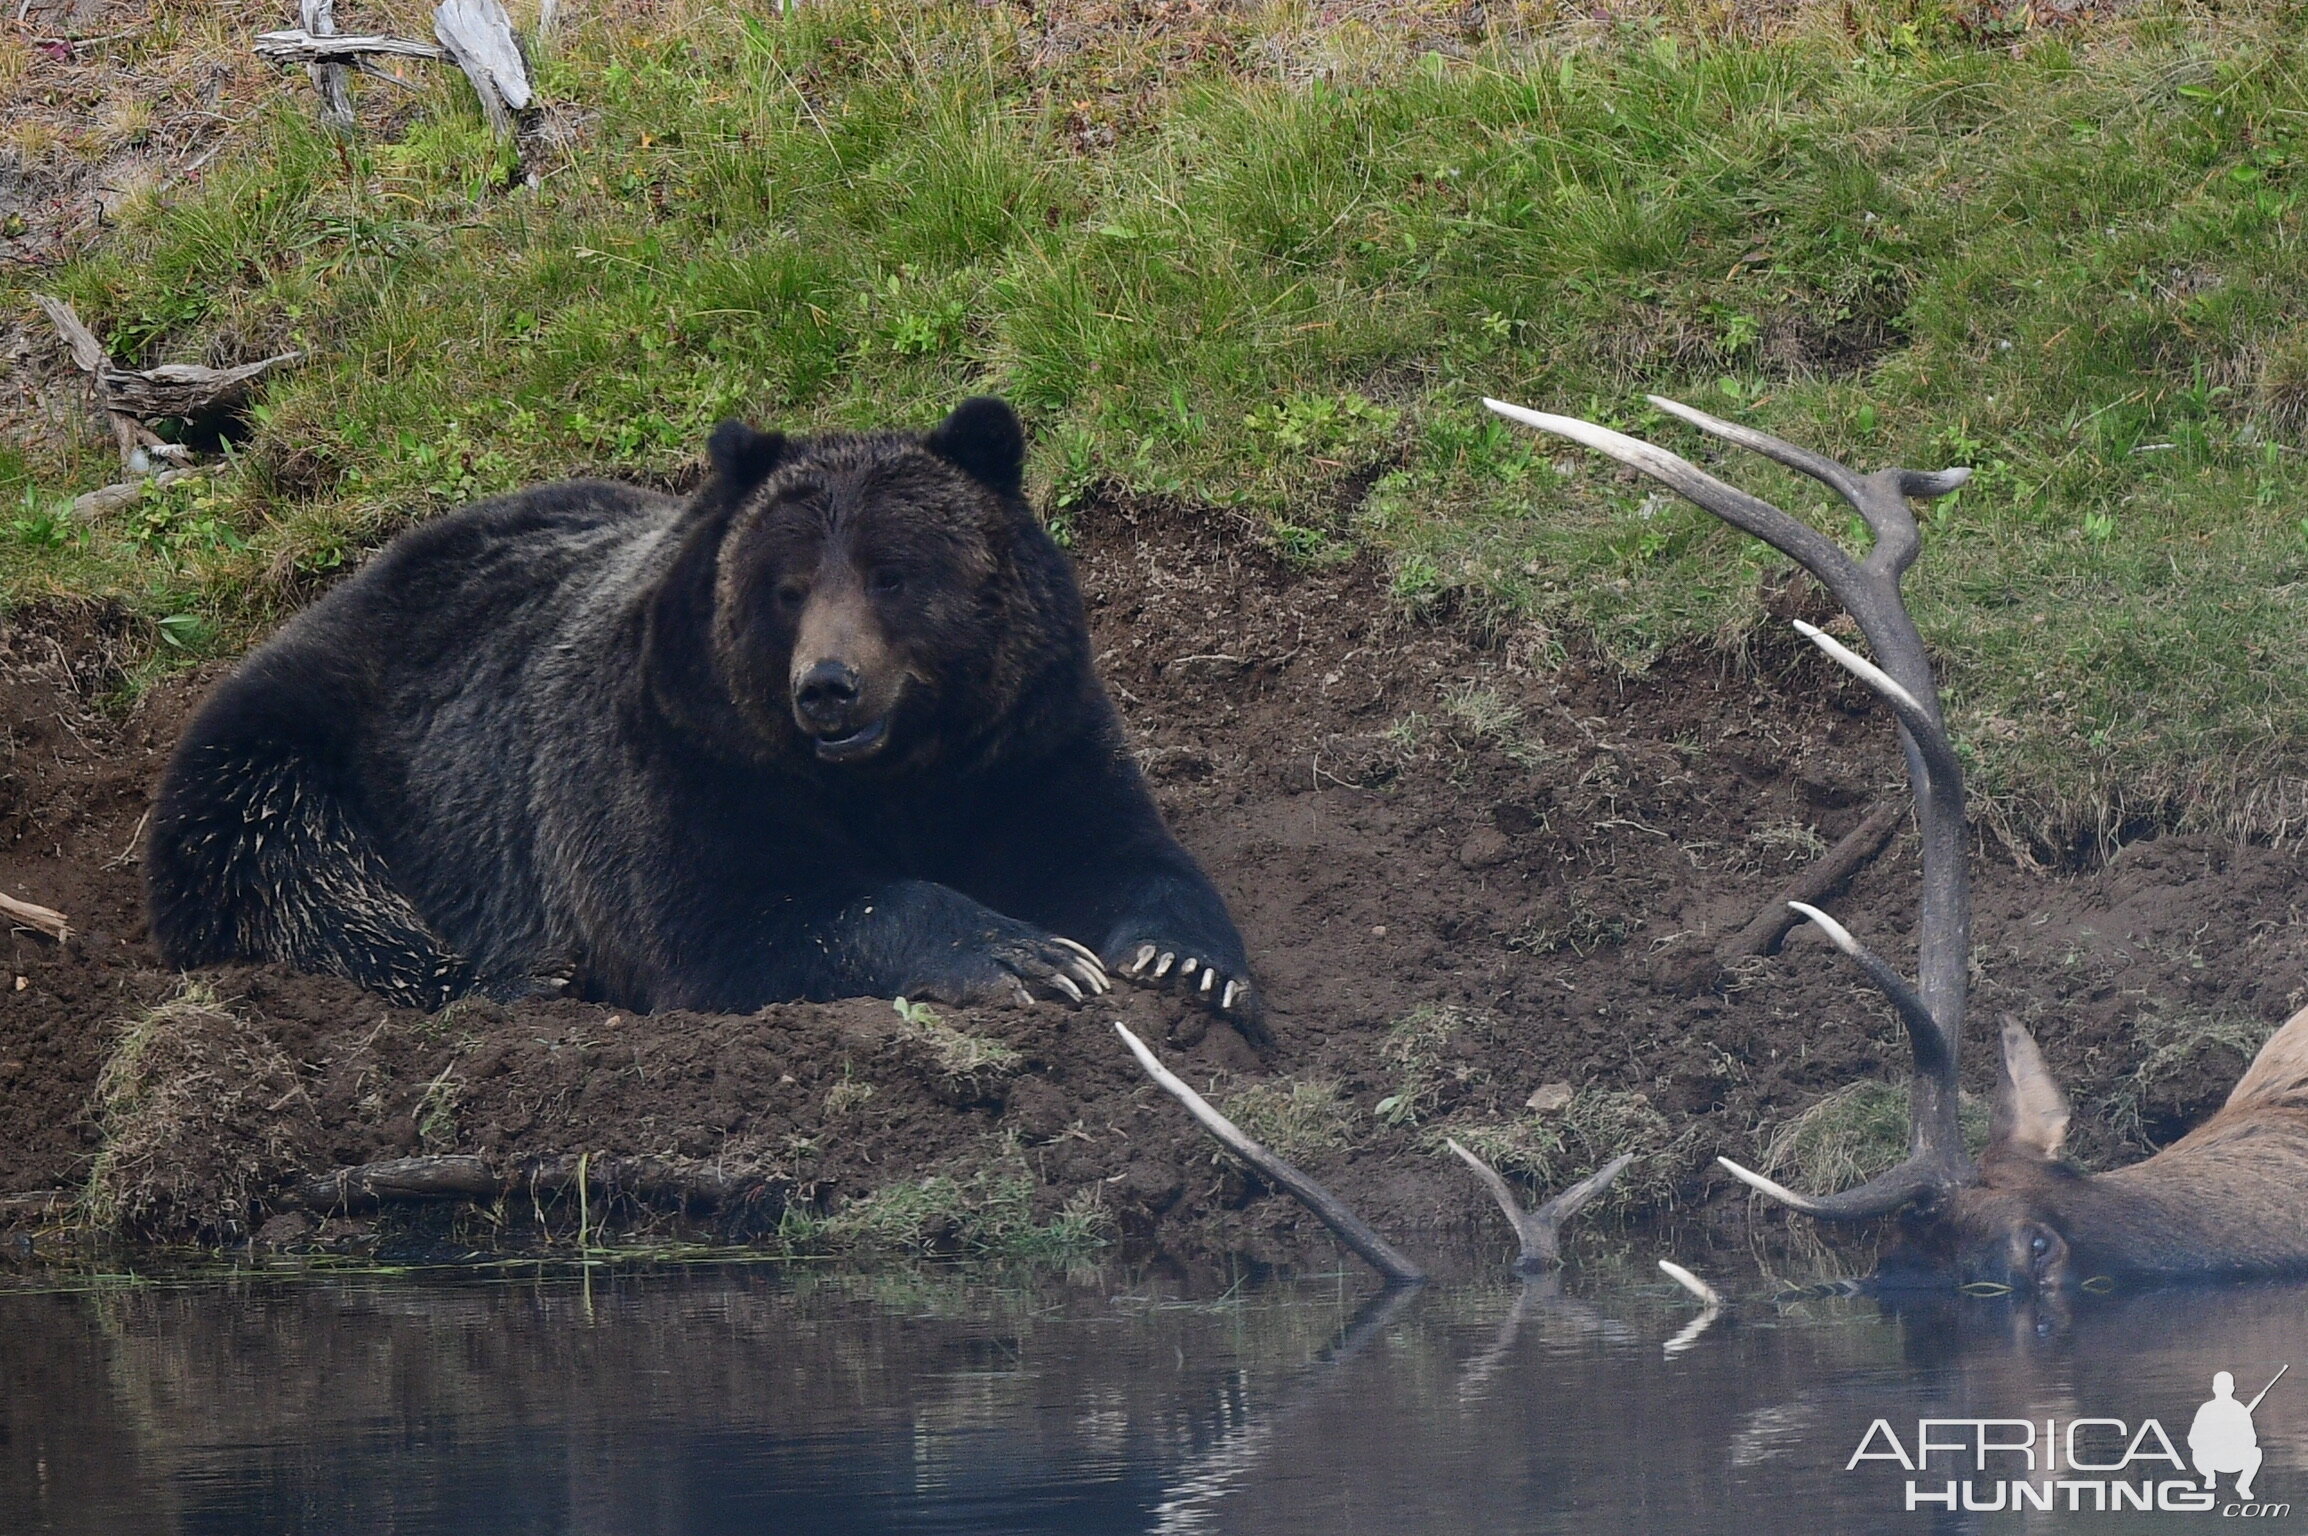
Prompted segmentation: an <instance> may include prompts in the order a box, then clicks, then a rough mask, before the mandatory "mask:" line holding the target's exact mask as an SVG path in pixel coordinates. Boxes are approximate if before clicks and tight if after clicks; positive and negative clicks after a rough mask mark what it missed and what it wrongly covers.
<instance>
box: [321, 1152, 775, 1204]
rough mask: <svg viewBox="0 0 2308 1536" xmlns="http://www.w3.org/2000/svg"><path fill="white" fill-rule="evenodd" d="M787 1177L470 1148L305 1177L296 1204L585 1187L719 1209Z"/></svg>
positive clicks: (670, 1162)
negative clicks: (500, 1156) (494, 1158)
mask: <svg viewBox="0 0 2308 1536" xmlns="http://www.w3.org/2000/svg"><path fill="white" fill-rule="evenodd" d="M785 1188H786V1185H785V1182H784V1181H783V1180H780V1179H773V1178H770V1177H768V1176H765V1175H762V1174H758V1173H738V1172H733V1171H731V1170H730V1169H727V1168H723V1167H720V1166H718V1165H716V1164H711V1163H696V1162H691V1161H688V1160H687V1159H683V1158H663V1157H594V1156H590V1155H585V1156H567V1155H564V1156H556V1157H543V1158H526V1159H521V1160H518V1161H515V1162H510V1163H507V1164H505V1165H503V1166H502V1167H499V1166H497V1165H494V1164H492V1163H491V1162H490V1161H489V1160H488V1159H487V1158H483V1157H476V1156H473V1155H471V1154H469V1153H455V1154H447V1155H441V1156H433V1157H396V1158H392V1159H389V1160H387V1161H385V1162H380V1163H363V1164H361V1165H360V1166H359V1167H356V1168H339V1169H337V1170H335V1171H334V1172H331V1173H324V1174H319V1175H317V1176H314V1177H311V1178H306V1179H301V1180H298V1181H297V1182H296V1183H294V1184H292V1185H291V1186H290V1187H289V1189H288V1190H287V1191H286V1201H287V1203H289V1204H293V1205H301V1206H304V1207H306V1208H308V1209H311V1210H317V1211H334V1210H366V1209H369V1208H371V1207H374V1206H379V1205H392V1204H401V1203H416V1202H423V1201H428V1200H496V1199H499V1198H501V1197H503V1196H506V1195H517V1194H531V1195H563V1194H576V1193H577V1192H578V1191H580V1190H584V1191H588V1192H590V1193H596V1194H602V1195H612V1196H614V1195H624V1196H628V1197H630V1198H632V1199H635V1200H638V1201H641V1202H642V1203H644V1204H647V1205H656V1206H680V1207H698V1208H703V1209H708V1210H711V1209H718V1208H721V1207H725V1206H731V1205H738V1204H742V1203H744V1202H746V1201H748V1200H754V1199H759V1198H761V1197H762V1196H765V1195H780V1196H781V1195H782V1194H783V1193H784V1191H785Z"/></svg>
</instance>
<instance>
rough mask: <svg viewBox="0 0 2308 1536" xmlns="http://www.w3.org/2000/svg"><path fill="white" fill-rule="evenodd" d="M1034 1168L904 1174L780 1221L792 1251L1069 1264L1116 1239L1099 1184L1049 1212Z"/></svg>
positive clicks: (783, 1239)
mask: <svg viewBox="0 0 2308 1536" xmlns="http://www.w3.org/2000/svg"><path fill="white" fill-rule="evenodd" d="M1033 1195H1034V1179H1033V1175H1032V1174H1031V1173H1030V1172H1029V1171H1027V1170H1026V1169H1024V1168H1023V1167H1020V1166H1015V1165H996V1166H993V1167H990V1168H980V1169H978V1170H977V1171H975V1172H973V1173H971V1174H970V1175H968V1176H967V1177H965V1178H956V1177H952V1176H950V1175H947V1174H936V1175H933V1176H931V1177H929V1178H926V1179H920V1180H910V1181H907V1180H901V1181H900V1182H898V1183H894V1184H890V1185H887V1186H885V1187H883V1188H881V1189H878V1190H875V1191H874V1192H873V1193H872V1194H870V1195H866V1196H863V1197H861V1198H859V1199H856V1200H851V1201H849V1202H847V1203H845V1204H844V1205H843V1206H842V1207H841V1208H840V1209H838V1210H836V1211H835V1212H834V1213H833V1214H831V1215H830V1216H819V1215H814V1214H811V1213H808V1212H804V1211H800V1210H791V1211H788V1212H787V1213H786V1219H785V1221H784V1223H783V1224H782V1225H781V1226H780V1228H779V1229H778V1236H779V1240H780V1242H781V1243H782V1245H783V1246H784V1247H785V1248H786V1249H788V1250H789V1251H791V1252H794V1253H837V1254H839V1253H852V1254H861V1255H863V1254H915V1255H931V1254H935V1255H954V1256H968V1257H973V1258H992V1259H1002V1260H1008V1261H1012V1262H1016V1263H1025V1264H1052V1265H1066V1264H1072V1263H1078V1262H1081V1261H1083V1260H1085V1259H1088V1258H1090V1257H1091V1256H1093V1255H1094V1254H1095V1253H1096V1252H1097V1251H1098V1250H1099V1249H1101V1248H1103V1247H1105V1246H1106V1245H1107V1243H1108V1242H1109V1241H1110V1240H1111V1236H1112V1231H1113V1218H1112V1216H1111V1215H1110V1214H1109V1213H1108V1212H1107V1211H1106V1209H1105V1208H1104V1207H1103V1206H1102V1205H1100V1204H1099V1203H1098V1202H1097V1198H1096V1195H1095V1193H1094V1192H1092V1193H1089V1194H1077V1195H1076V1196H1075V1197H1074V1198H1072V1199H1069V1200H1068V1201H1067V1202H1066V1204H1065V1205H1064V1206H1063V1207H1062V1208H1060V1209H1059V1210H1057V1211H1056V1212H1054V1213H1052V1214H1051V1215H1050V1216H1049V1217H1048V1218H1047V1219H1038V1218H1037V1217H1036V1216H1035V1214H1034V1210H1033Z"/></svg>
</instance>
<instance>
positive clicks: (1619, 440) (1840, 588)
mask: <svg viewBox="0 0 2308 1536" xmlns="http://www.w3.org/2000/svg"><path fill="white" fill-rule="evenodd" d="M1483 404H1484V405H1486V406H1488V407H1489V408H1490V409H1491V410H1493V411H1495V412H1497V413H1498V414H1499V415H1501V416H1504V417H1506V418H1507V420H1509V421H1515V422H1520V423H1522V424H1523V425H1524V426H1526V427H1535V428H1537V429H1538V430H1539V431H1541V432H1552V433H1554V434H1555V435H1556V436H1557V437H1567V438H1569V439H1570V440H1571V441H1572V442H1574V443H1580V444H1583V445H1585V446H1586V447H1589V448H1592V449H1594V450H1595V451H1596V452H1598V453H1604V454H1608V455H1610V456H1611V457H1612V458H1614V459H1617V460H1618V461H1619V462H1620V463H1622V464H1624V465H1626V466H1628V467H1629V468H1630V469H1639V470H1641V471H1642V472H1643V473H1644V474H1646V475H1649V476H1650V477H1651V478H1652V479H1654V480H1656V481H1658V482H1659V483H1660V484H1661V485H1664V486H1666V487H1667V488H1668V489H1669V490H1672V491H1674V492H1676V493H1677V494H1679V495H1681V496H1683V497H1685V498H1686V499H1688V500H1690V501H1693V502H1696V503H1697V504H1698V505H1699V506H1701V507H1703V508H1705V509H1706V510H1707V511H1709V512H1712V513H1714V514H1715V515H1716V516H1717V517H1719V518H1721V519H1723V521H1725V522H1727V523H1729V524H1730V525H1731V526H1732V527H1734V528H1737V529H1739V530H1740V531H1741V532H1743V533H1751V534H1753V535H1755V537H1757V538H1759V539H1761V540H1762V541H1763V542H1764V543H1766V544H1768V545H1770V546H1771V547H1772V548H1773V549H1776V550H1778V551H1779V552H1780V553H1781V554H1783V555H1785V556H1786V557H1787V558H1788V559H1790V560H1792V561H1794V562H1795V563H1796V564H1797V565H1800V566H1802V567H1803V568H1804V569H1805V570H1807V571H1810V572H1811V573H1812V574H1813V575H1815V576H1817V577H1818V578H1819V579H1820V580H1821V581H1824V582H1826V583H1827V586H1828V590H1830V591H1832V592H1833V593H1835V595H1836V597H1837V599H1838V600H1839V601H1842V602H1843V604H1844V606H1845V607H1847V608H1848V607H1849V606H1851V605H1850V602H1849V600H1848V599H1846V598H1844V588H1845V587H1846V586H1850V585H1853V581H1854V578H1856V577H1857V576H1858V574H1859V567H1858V564H1857V562H1855V561H1854V560H1853V559H1852V558H1851V556H1849V555H1847V554H1845V553H1844V552H1843V549H1842V548H1841V546H1839V545H1838V544H1836V542H1835V541H1834V540H1833V539H1830V538H1828V537H1827V535H1825V534H1823V533H1821V532H1820V531H1819V530H1818V529H1816V528H1814V527H1812V526H1811V525H1810V524H1809V523H1806V522H1803V521H1802V520H1800V519H1798V518H1793V517H1789V516H1788V515H1787V514H1786V513H1784V512H1782V511H1780V510H1779V509H1778V508H1777V507H1775V506H1773V505H1771V503H1769V502H1768V501H1765V500H1763V499H1762V498H1760V497H1757V496H1750V495H1749V494H1748V493H1747V492H1745V491H1743V490H1741V489H1739V488H1738V487H1737V486H1735V485H1728V484H1725V483H1724V482H1723V481H1721V480H1718V479H1716V478H1715V477H1714V476H1713V475H1710V474H1709V473H1707V471H1705V470H1703V469H1701V468H1700V467H1699V466H1698V465H1696V464H1694V463H1692V462H1691V461H1690V460H1688V459H1686V458H1683V457H1681V456H1680V455H1678V454H1672V453H1669V452H1668V451H1667V450H1666V449H1664V448H1661V447H1659V446H1657V445H1656V444H1653V443H1646V442H1644V441H1643V440H1642V439H1641V438H1639V437H1629V436H1627V434H1626V433H1624V432H1614V431H1612V430H1611V429H1610V428H1609V427H1599V426H1597V425H1595V424H1594V423H1593V422H1591V421H1581V420H1579V418H1577V417H1576V416H1556V415H1553V414H1551V413H1550V412H1547V411H1534V410H1530V409H1528V408H1527V407H1524V406H1520V405H1509V404H1508V403H1507V402H1506V401H1504V400H1493V399H1490V398H1488V397H1487V396H1486V397H1485V398H1484V400H1483ZM1710 419H1712V418H1710ZM1726 425H1728V423H1726Z"/></svg>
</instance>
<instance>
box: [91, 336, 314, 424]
mask: <svg viewBox="0 0 2308 1536" xmlns="http://www.w3.org/2000/svg"><path fill="white" fill-rule="evenodd" d="M302 355H303V354H301V353H297V352H276V353H274V354H273V355H272V356H271V357H268V358H264V359H262V360H261V361H258V362H254V363H242V364H240V365H239V366H238V367H235V368H204V367H202V366H201V365H200V364H198V363H162V364H161V365H160V366H159V367H157V368H142V369H128V368H107V369H105V371H104V374H103V378H104V386H105V390H106V392H107V393H108V394H109V395H110V396H111V400H112V404H113V406H114V408H116V409H118V410H122V411H126V412H127V413H128V414H129V415H131V416H136V417H139V418H141V419H143V420H146V421H151V420H153V419H155V418H157V417H161V416H180V417H181V416H201V415H206V414H207V413H208V412H210V411H217V410H224V409H227V408H229V407H231V406H235V405H238V404H239V403H240V402H241V400H242V399H243V397H245V396H246V395H247V394H248V387H249V385H250V384H252V383H254V382H255V381H256V380H258V379H260V378H262V377H264V375H266V374H267V373H270V372H271V371H272V370H273V369H275V368H278V367H279V366H280V365H281V364H283V363H293V362H295V361H296V360H297V358H298V357H300V356H302Z"/></svg>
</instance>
